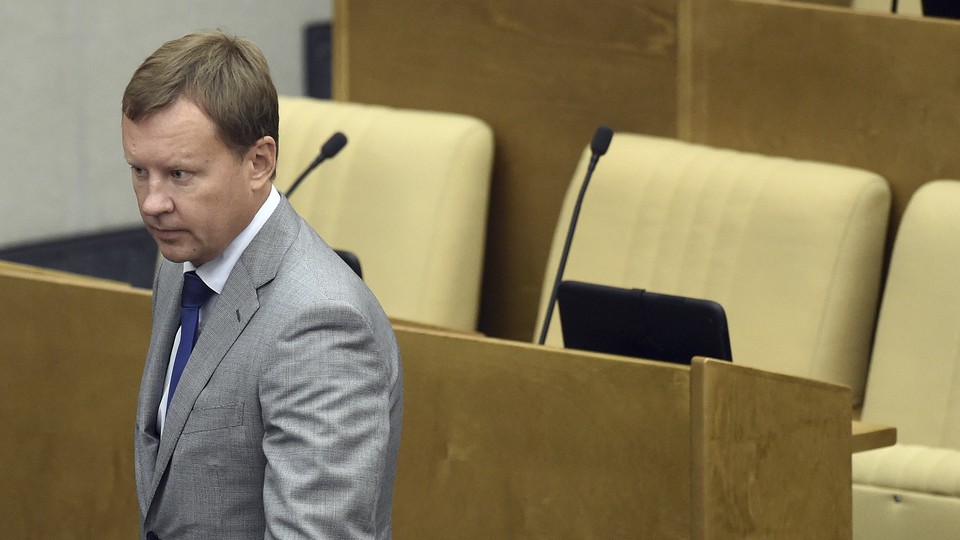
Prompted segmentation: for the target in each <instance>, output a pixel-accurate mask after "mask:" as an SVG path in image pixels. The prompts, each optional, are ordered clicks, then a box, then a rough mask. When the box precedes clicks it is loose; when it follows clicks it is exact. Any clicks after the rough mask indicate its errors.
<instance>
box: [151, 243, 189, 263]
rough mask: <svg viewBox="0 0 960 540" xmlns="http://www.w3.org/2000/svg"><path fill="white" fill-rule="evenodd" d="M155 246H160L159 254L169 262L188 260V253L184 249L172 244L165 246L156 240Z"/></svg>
mask: <svg viewBox="0 0 960 540" xmlns="http://www.w3.org/2000/svg"><path fill="white" fill-rule="evenodd" d="M157 247H159V248H160V255H162V256H163V258H164V259H166V260H168V261H170V262H174V263H184V262H187V261H189V260H190V255H189V254H188V253H187V252H185V251H184V250H181V249H176V248H174V247H172V246H166V245H164V244H163V243H161V242H157Z"/></svg>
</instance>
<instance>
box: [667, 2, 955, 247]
mask: <svg viewBox="0 0 960 540" xmlns="http://www.w3.org/2000/svg"><path fill="white" fill-rule="evenodd" d="M691 1H692V4H693V6H692V18H691V21H690V22H691V25H692V26H691V29H692V33H691V34H690V36H691V39H692V44H691V51H692V53H691V60H690V63H689V66H688V68H689V70H690V73H689V76H690V81H691V82H690V84H691V88H690V90H689V91H690V93H691V96H692V99H691V103H690V108H689V109H684V110H683V112H682V114H681V117H682V125H688V126H689V133H688V135H689V138H690V139H692V140H694V141H696V142H702V143H707V144H713V145H718V146H726V147H732V148H738V149H742V150H748V151H755V152H761V153H769V154H778V155H785V156H791V157H796V158H803V159H814V160H821V161H827V162H832V163H839V164H845V165H851V166H855V167H861V168H864V169H868V170H872V171H874V172H877V173H879V174H880V175H882V176H884V177H885V178H887V179H888V180H889V181H890V183H891V185H892V191H893V212H894V215H893V220H892V226H893V227H895V226H896V225H897V224H898V223H899V216H900V215H901V214H902V212H903V209H904V206H905V205H906V202H907V200H908V199H909V197H910V195H911V194H912V193H913V192H914V190H916V188H917V187H919V186H920V185H921V184H923V183H925V182H927V181H930V180H933V179H937V178H944V177H948V178H957V177H960V152H957V134H958V133H960V99H957V88H960V64H958V63H957V62H956V59H955V56H956V55H955V54H953V52H954V51H957V50H958V49H960V23H958V22H956V21H948V20H935V19H921V18H913V17H908V16H892V15H889V14H884V13H877V14H873V13H863V12H855V11H852V10H844V9H831V8H824V7H817V6H808V5H800V4H789V3H768V2H760V1H742V0H691ZM891 230H893V228H891Z"/></svg>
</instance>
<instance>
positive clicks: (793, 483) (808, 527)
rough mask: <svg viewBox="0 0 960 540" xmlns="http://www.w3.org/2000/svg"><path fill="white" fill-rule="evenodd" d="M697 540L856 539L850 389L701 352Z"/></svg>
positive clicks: (694, 386)
mask: <svg viewBox="0 0 960 540" xmlns="http://www.w3.org/2000/svg"><path fill="white" fill-rule="evenodd" d="M691 370H692V373H691V389H690V392H691V408H690V416H691V422H692V423H693V427H692V428H691V429H692V439H691V440H692V443H691V452H692V456H693V472H692V473H691V477H692V481H693V484H692V491H691V493H692V495H691V498H692V503H693V504H692V508H693V511H692V523H693V532H692V537H693V538H715V539H722V538H730V539H742V538H822V539H831V538H836V539H843V538H850V535H851V521H852V506H853V503H852V492H851V488H850V482H851V473H850V437H851V419H850V412H849V410H850V409H849V403H850V391H849V389H847V388H845V387H841V386H834V385H829V384H826V383H820V382H814V381H809V380H804V379H798V378H793V377H787V376H784V375H779V374H773V373H766V372H762V371H758V370H754V369H750V368H744V367H740V366H735V365H733V364H730V363H728V362H720V361H716V360H707V359H703V358H697V359H695V361H694V363H693V365H692V368H691Z"/></svg>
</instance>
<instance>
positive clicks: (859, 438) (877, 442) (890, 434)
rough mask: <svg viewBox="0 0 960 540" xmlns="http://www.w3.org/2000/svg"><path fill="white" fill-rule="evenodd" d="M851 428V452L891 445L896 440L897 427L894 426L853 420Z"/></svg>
mask: <svg viewBox="0 0 960 540" xmlns="http://www.w3.org/2000/svg"><path fill="white" fill-rule="evenodd" d="M852 429H853V439H852V440H851V449H850V451H851V453H857V452H863V451H864V450H873V449H875V448H883V447H884V446H892V445H894V444H896V442H897V428H894V427H890V426H882V425H879V424H867V423H865V422H860V421H858V420H854V421H853V425H852Z"/></svg>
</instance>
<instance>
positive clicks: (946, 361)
mask: <svg viewBox="0 0 960 540" xmlns="http://www.w3.org/2000/svg"><path fill="white" fill-rule="evenodd" d="M861 418H862V420H864V421H866V422H874V423H880V424H886V425H892V426H895V427H896V428H897V438H898V441H899V443H898V444H897V445H895V446H892V447H888V448H882V449H879V450H872V451H870V452H863V453H859V454H854V456H853V482H854V485H853V508H854V521H853V526H854V528H853V532H854V537H855V538H862V539H871V540H872V539H883V538H910V539H911V540H920V539H926V538H930V539H933V538H936V539H940V538H960V182H958V181H935V182H930V183H928V184H925V185H923V186H922V187H921V188H920V189H919V190H917V191H916V192H915V193H914V195H913V197H912V198H911V200H910V202H909V203H908V205H907V209H906V211H905V212H904V215H903V219H902V221H901V224H900V227H899V229H898V231H897V237H896V240H895V242H894V247H893V255H892V259H891V262H890V271H889V274H888V277H887V281H886V285H885V287H884V295H883V304H882V306H881V310H880V319H879V321H878V324H877V336H876V341H875V344H874V349H873V355H872V360H871V363H870V376H869V378H868V380H867V389H866V396H865V399H864V406H863V412H862V415H861Z"/></svg>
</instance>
